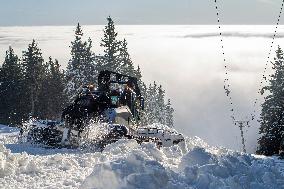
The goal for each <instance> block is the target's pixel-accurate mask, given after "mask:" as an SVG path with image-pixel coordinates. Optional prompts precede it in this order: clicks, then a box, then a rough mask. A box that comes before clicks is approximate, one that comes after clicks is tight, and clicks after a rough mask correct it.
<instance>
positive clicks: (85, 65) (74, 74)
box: [65, 23, 97, 102]
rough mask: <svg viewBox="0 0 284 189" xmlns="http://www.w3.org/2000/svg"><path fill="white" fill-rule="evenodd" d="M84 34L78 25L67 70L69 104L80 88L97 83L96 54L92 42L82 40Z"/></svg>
mask: <svg viewBox="0 0 284 189" xmlns="http://www.w3.org/2000/svg"><path fill="white" fill-rule="evenodd" d="M82 36H83V32H82V29H81V26H80V24H79V23H78V25H77V27H76V30H75V40H74V41H72V42H71V56H72V57H71V59H70V61H69V62H68V65H67V70H66V81H67V84H66V89H65V91H66V94H67V96H68V100H69V102H71V101H73V99H74V97H75V96H76V95H77V94H78V92H79V91H80V88H81V87H82V86H83V85H86V84H93V83H95V82H96V78H97V69H96V63H95V58H94V57H95V56H94V53H93V52H92V51H91V48H92V40H91V39H90V38H89V39H88V41H83V40H82Z"/></svg>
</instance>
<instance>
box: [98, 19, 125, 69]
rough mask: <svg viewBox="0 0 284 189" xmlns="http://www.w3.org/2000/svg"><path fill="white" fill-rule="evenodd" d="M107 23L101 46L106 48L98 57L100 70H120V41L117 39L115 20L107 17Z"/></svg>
mask: <svg viewBox="0 0 284 189" xmlns="http://www.w3.org/2000/svg"><path fill="white" fill-rule="evenodd" d="M107 21H108V23H107V25H106V26H105V29H104V37H103V38H102V41H101V44H100V46H101V47H103V48H104V55H103V56H99V57H97V61H98V71H102V70H109V71H115V72H118V71H119V70H120V67H119V66H120V65H119V64H120V62H119V45H120V42H119V41H118V40H117V39H116V37H117V33H116V31H115V26H114V22H113V20H112V19H111V17H108V18H107Z"/></svg>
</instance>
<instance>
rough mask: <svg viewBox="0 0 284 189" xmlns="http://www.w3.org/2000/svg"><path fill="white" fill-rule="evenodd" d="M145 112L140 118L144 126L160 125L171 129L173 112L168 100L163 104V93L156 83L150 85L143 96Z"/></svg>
mask: <svg viewBox="0 0 284 189" xmlns="http://www.w3.org/2000/svg"><path fill="white" fill-rule="evenodd" d="M144 98H145V110H144V112H143V115H142V116H141V123H142V124H144V125H148V124H153V123H161V124H165V125H168V126H170V127H173V112H174V109H173V108H172V106H171V103H170V100H168V102H167V104H166V103H165V99H164V98H165V91H164V90H163V87H162V86H161V85H159V86H158V85H157V83H156V82H154V83H153V84H150V85H149V87H148V88H147V90H146V92H145V94H144Z"/></svg>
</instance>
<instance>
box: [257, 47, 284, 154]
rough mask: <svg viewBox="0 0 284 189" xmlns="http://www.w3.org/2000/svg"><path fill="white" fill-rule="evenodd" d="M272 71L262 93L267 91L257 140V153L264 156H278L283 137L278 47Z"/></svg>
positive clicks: (283, 65) (283, 79)
mask: <svg viewBox="0 0 284 189" xmlns="http://www.w3.org/2000/svg"><path fill="white" fill-rule="evenodd" d="M272 64H273V70H274V73H273V74H272V75H271V79H270V80H269V85H268V86H266V87H264V88H263V90H262V91H268V92H269V94H268V95H267V96H266V97H265V101H264V103H263V104H262V112H261V117H260V130H259V134H261V137H260V138H259V139H258V144H259V146H258V149H257V153H259V154H264V155H273V154H278V152H279V148H280V141H281V139H282V138H283V137H284V117H283V115H284V90H283V89H284V58H283V51H282V49H281V48H280V47H279V46H278V49H277V50H276V57H275V58H274V62H272Z"/></svg>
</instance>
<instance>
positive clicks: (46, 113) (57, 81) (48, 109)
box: [40, 57, 67, 119]
mask: <svg viewBox="0 0 284 189" xmlns="http://www.w3.org/2000/svg"><path fill="white" fill-rule="evenodd" d="M45 66H46V72H45V78H44V81H43V86H44V87H43V88H42V90H41V94H40V117H41V118H44V119H59V118H60V116H61V112H62V109H63V108H64V106H65V104H66V100H67V97H66V94H65V92H64V88H65V77H64V73H63V72H62V71H61V70H60V65H59V63H58V60H56V59H55V60H54V61H53V60H52V58H51V57H49V61H48V62H47V63H46V64H45Z"/></svg>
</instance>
